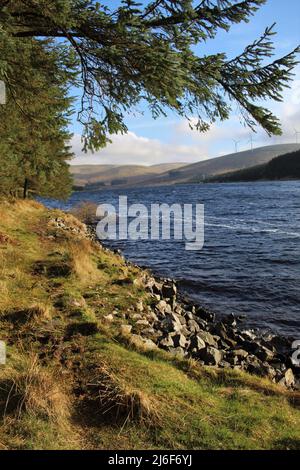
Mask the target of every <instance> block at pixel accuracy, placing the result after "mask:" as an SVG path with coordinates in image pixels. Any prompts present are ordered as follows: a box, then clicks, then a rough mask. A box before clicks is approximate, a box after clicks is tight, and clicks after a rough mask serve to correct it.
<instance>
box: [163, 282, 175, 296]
mask: <svg viewBox="0 0 300 470" xmlns="http://www.w3.org/2000/svg"><path fill="white" fill-rule="evenodd" d="M161 292H162V295H163V297H164V298H167V299H172V298H173V297H176V294H177V287H176V284H175V282H166V283H164V284H163V285H162V288H161Z"/></svg>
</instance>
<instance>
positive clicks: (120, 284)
mask: <svg viewBox="0 0 300 470" xmlns="http://www.w3.org/2000/svg"><path fill="white" fill-rule="evenodd" d="M144 275H145V273H144V272H143V271H142V270H140V269H138V268H135V267H132V266H128V265H127V264H126V263H125V262H124V261H123V260H122V258H121V257H119V256H116V255H113V254H112V253H110V252H108V251H106V250H104V249H102V248H101V246H100V245H99V244H97V243H95V242H93V241H91V240H89V239H88V238H87V236H86V232H85V227H84V226H82V224H81V223H80V222H79V221H77V220H76V219H75V218H73V217H72V216H71V215H66V214H63V213H61V212H59V211H48V210H47V209H45V208H44V207H43V206H41V205H38V204H37V203H34V202H15V203H13V202H12V203H8V202H3V203H1V204H0V292H1V294H0V339H2V340H5V341H6V343H7V345H8V355H7V364H6V365H5V366H0V415H1V421H0V448H2V449H12V448H13V449H102V448H109V449H124V448H127V449H144V448H152V449H157V448H170V449H174V448H176V449H181V448H188V449H192V448H193V449H208V448H213V449H258V448H262V449H270V448H276V449H277V448H284V449H285V448H289V449H292V448H299V447H300V410H299V408H298V406H299V395H296V394H293V393H288V392H286V391H285V390H284V389H281V388H280V387H278V386H275V385H274V384H272V383H271V382H268V381H267V380H263V379H259V378H256V377H254V376H250V375H248V374H245V373H241V372H238V371H233V370H226V371H222V370H217V369H214V368H212V367H211V368H208V367H200V366H199V365H198V364H197V362H195V361H191V360H183V359H179V358H176V357H172V356H169V355H168V354H167V353H164V352H162V351H159V350H152V351H150V350H147V349H146V348H145V346H144V345H143V344H142V343H139V342H137V341H132V338H131V337H130V336H128V335H126V334H125V332H124V328H122V324H124V323H126V315H127V313H128V311H131V312H132V311H135V310H136V311H137V304H138V303H139V301H140V300H141V299H142V300H143V302H144V304H147V303H148V302H151V299H150V298H149V295H148V294H146V292H145V290H144V288H143V278H144ZM122 331H123V333H121V332H122Z"/></svg>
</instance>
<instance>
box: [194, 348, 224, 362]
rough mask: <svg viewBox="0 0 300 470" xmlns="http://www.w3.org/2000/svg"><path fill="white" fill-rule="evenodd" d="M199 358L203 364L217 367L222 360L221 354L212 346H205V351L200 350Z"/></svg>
mask: <svg viewBox="0 0 300 470" xmlns="http://www.w3.org/2000/svg"><path fill="white" fill-rule="evenodd" d="M199 357H200V358H201V359H203V361H204V362H205V364H208V365H218V364H219V363H220V362H221V360H222V358H223V354H222V352H221V351H219V350H218V349H216V348H214V347H212V346H207V347H206V348H205V349H201V350H200V352H199Z"/></svg>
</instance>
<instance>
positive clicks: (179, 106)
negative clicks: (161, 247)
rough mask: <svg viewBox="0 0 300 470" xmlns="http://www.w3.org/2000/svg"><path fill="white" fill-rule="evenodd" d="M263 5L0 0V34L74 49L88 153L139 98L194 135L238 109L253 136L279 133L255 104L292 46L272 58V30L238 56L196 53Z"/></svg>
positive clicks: (283, 75)
mask: <svg viewBox="0 0 300 470" xmlns="http://www.w3.org/2000/svg"><path fill="white" fill-rule="evenodd" d="M265 2H266V0H243V1H242V0H201V1H200V0H198V1H195V0H180V1H176V0H152V1H148V2H143V3H141V2H137V1H134V0H123V1H120V2H119V7H117V8H113V7H110V6H109V5H110V2H104V3H105V5H106V6H104V5H103V4H102V2H97V1H94V0H0V22H1V25H2V33H1V34H6V35H8V37H11V38H14V39H19V40H20V41H23V40H24V38H28V37H30V38H32V37H34V38H36V39H37V40H39V39H43V38H45V37H48V38H49V37H51V38H54V39H55V43H56V44H62V43H63V42H65V43H66V44H69V45H70V46H71V47H72V48H73V50H74V52H75V54H76V56H77V58H78V60H79V61H80V67H79V70H78V71H79V72H80V77H81V79H80V83H78V85H81V86H82V90H83V92H82V108H81V112H80V113H79V120H80V122H81V123H82V124H83V126H84V136H85V144H86V147H87V148H91V149H94V148H98V147H101V146H104V145H105V144H106V143H107V141H108V140H109V135H110V134H112V133H116V132H126V130H127V128H126V125H125V123H124V115H125V114H126V113H127V112H128V111H130V110H133V109H135V108H136V107H137V106H138V105H139V103H141V102H142V101H143V102H144V103H147V105H148V107H149V109H150V110H151V112H152V115H153V117H154V118H158V117H159V116H161V115H165V114H166V113H167V112H168V110H172V111H176V112H177V113H178V114H179V115H180V116H183V117H186V118H187V119H190V118H191V117H194V118H195V117H196V118H197V119H196V125H194V127H196V128H197V129H198V130H201V131H204V130H207V129H208V128H209V124H210V123H211V122H214V121H215V120H217V119H220V120H225V119H227V118H228V117H229V115H230V110H231V108H232V105H236V104H237V105H238V106H239V108H240V112H241V116H242V118H243V120H244V121H245V122H246V123H247V125H248V126H250V128H251V129H253V130H255V128H256V126H257V125H260V126H262V127H263V128H264V129H265V130H266V132H267V133H268V134H280V123H279V121H278V119H277V118H276V117H275V116H274V115H273V114H272V113H271V112H270V111H269V110H268V109H266V108H265V107H264V106H262V105H261V101H263V100H268V99H273V100H276V101H279V100H281V99H282V92H283V90H284V88H285V87H286V86H288V83H289V80H290V79H291V76H292V70H293V68H294V66H295V65H296V63H297V58H296V56H297V53H298V52H299V48H296V49H295V50H294V51H291V53H289V54H287V55H286V56H284V57H282V58H279V59H276V60H272V59H271V57H272V55H273V52H274V51H273V44H272V38H273V35H274V28H273V27H268V28H267V29H266V30H265V31H264V32H263V33H262V35H261V37H260V38H259V39H257V40H256V41H254V42H253V43H252V44H250V45H249V46H248V47H246V49H245V50H244V51H242V52H241V54H240V55H238V56H237V57H227V55H226V54H225V53H224V52H223V51H220V52H219V53H218V54H214V55H205V54H203V55H199V54H198V53H197V52H195V51H198V50H199V51H203V50H204V51H205V41H206V40H208V39H212V38H214V37H215V36H216V34H217V33H218V31H220V30H223V31H224V30H225V31H229V30H230V27H231V26H232V25H234V24H238V23H242V22H248V21H249V20H250V19H251V17H252V16H253V14H254V13H255V12H256V11H257V9H259V8H260V7H261V6H262V5H263V4H264V3H265ZM114 5H115V3H114ZM197 45H202V48H195V46H197ZM2 65H4V70H5V64H2ZM64 68H65V73H66V75H68V73H69V69H68V67H66V66H64ZM0 70H1V67H0ZM2 70H3V68H2ZM190 122H191V125H192V123H193V122H194V120H191V121H190Z"/></svg>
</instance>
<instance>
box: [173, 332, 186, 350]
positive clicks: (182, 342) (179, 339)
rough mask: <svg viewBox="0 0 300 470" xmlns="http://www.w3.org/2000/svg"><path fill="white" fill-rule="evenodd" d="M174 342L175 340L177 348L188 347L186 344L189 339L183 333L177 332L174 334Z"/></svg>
mask: <svg viewBox="0 0 300 470" xmlns="http://www.w3.org/2000/svg"><path fill="white" fill-rule="evenodd" d="M172 339H173V342H174V346H175V348H178V347H180V348H185V347H186V344H187V340H186V337H185V336H183V335H182V334H176V335H174V336H173V338H172Z"/></svg>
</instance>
